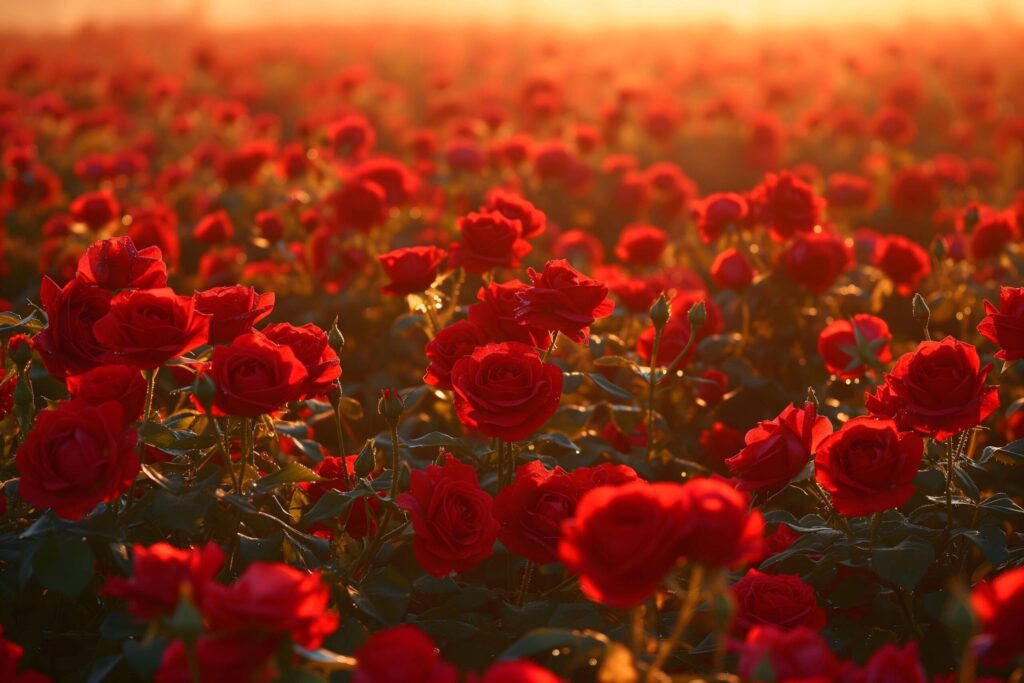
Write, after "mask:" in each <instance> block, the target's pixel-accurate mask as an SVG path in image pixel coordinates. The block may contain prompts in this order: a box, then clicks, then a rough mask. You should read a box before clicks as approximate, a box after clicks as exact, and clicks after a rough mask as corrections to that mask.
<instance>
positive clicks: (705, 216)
mask: <svg viewBox="0 0 1024 683" xmlns="http://www.w3.org/2000/svg"><path fill="white" fill-rule="evenodd" d="M747 210H748V209H747V200H745V199H744V198H743V197H742V196H740V195H738V194H735V193H733V192H720V193H718V194H712V195H708V196H707V197H705V198H704V200H702V201H701V202H700V203H699V204H698V205H697V207H696V214H697V230H698V231H699V232H700V239H701V241H702V242H704V244H711V243H712V242H714V241H715V240H717V239H718V238H719V237H720V236H721V234H722V233H723V232H724V231H725V229H726V228H728V227H729V226H730V225H739V224H740V223H742V222H743V221H745V220H746V218H747Z"/></svg>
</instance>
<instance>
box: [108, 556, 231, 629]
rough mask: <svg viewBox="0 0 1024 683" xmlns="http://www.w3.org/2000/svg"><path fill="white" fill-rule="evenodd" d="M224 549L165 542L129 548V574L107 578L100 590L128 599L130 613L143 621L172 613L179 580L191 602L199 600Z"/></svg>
mask: <svg viewBox="0 0 1024 683" xmlns="http://www.w3.org/2000/svg"><path fill="white" fill-rule="evenodd" d="M223 563H224V552H223V551H222V550H221V549H220V548H219V547H218V546H217V545H216V544H215V543H207V544H206V546H205V547H203V548H202V549H199V548H188V549H185V550H182V549H179V548H175V547H174V546H172V545H169V544H167V543H154V544H153V545H151V546H149V547H144V546H141V545H136V546H134V547H133V548H132V575H131V576H130V577H129V578H127V579H126V578H122V577H120V576H115V577H112V578H110V579H108V580H107V584H106V586H105V587H104V589H103V592H104V593H106V594H107V595H111V596H113V597H115V598H120V599H121V600H125V601H127V602H128V611H129V612H131V614H132V616H134V617H136V618H138V619H140V620H142V621H147V620H149V619H154V618H156V617H159V616H169V615H171V614H173V613H174V610H175V609H176V608H177V606H178V599H179V598H180V597H181V588H182V585H183V584H188V586H189V587H190V595H191V596H192V600H194V601H195V602H197V603H198V602H201V601H202V597H203V591H204V590H205V587H206V585H207V584H209V583H210V582H212V581H213V578H214V577H215V576H216V575H217V572H218V571H220V567H221V565H222V564H223Z"/></svg>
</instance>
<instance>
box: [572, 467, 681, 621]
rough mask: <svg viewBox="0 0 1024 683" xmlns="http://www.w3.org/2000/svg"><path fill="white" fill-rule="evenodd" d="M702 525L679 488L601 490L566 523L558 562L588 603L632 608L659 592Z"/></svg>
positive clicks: (590, 494)
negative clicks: (577, 580)
mask: <svg viewBox="0 0 1024 683" xmlns="http://www.w3.org/2000/svg"><path fill="white" fill-rule="evenodd" d="M696 523H697V521H696V518H695V517H694V516H693V515H692V514H691V506H690V500H689V497H688V496H687V495H686V493H685V492H684V490H683V487H682V486H680V485H679V484H672V483H658V484H649V483H647V482H645V481H637V482H633V483H629V484H624V485H622V486H599V487H597V488H595V489H592V490H591V491H589V492H588V493H587V494H586V495H584V496H583V498H582V499H580V501H579V505H578V506H577V508H576V514H575V515H574V516H573V517H572V518H570V519H567V520H565V522H563V524H562V540H561V542H560V543H559V545H558V556H559V558H560V559H561V560H562V563H563V564H564V565H565V568H566V569H567V570H568V571H570V572H572V573H574V574H579V576H580V588H581V589H582V590H583V593H584V595H586V596H587V597H588V598H590V599H591V600H593V601H595V602H599V603H601V604H603V605H607V606H609V607H632V606H634V605H637V604H639V603H641V602H643V601H644V600H646V599H647V598H649V597H650V596H651V595H652V594H653V593H654V592H655V591H656V590H658V588H659V587H660V586H661V582H662V581H663V580H664V578H665V576H666V575H667V574H668V572H669V570H671V569H672V567H674V566H675V564H676V562H677V561H678V560H679V558H680V547H681V546H682V544H683V540H684V539H685V538H686V537H687V535H688V534H690V533H691V532H692V531H693V529H694V526H695V524H696Z"/></svg>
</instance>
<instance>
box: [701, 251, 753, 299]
mask: <svg viewBox="0 0 1024 683" xmlns="http://www.w3.org/2000/svg"><path fill="white" fill-rule="evenodd" d="M756 274H757V273H755V272H754V267H753V266H751V265H750V261H749V260H747V257H746V256H744V255H743V252H741V251H740V250H739V249H736V248H734V247H730V248H729V249H726V250H725V251H723V252H721V253H720V254H719V255H718V256H716V257H715V261H714V263H712V264H711V279H712V280H713V281H714V283H715V284H716V285H718V286H719V287H721V288H722V289H735V290H741V289H744V288H746V287H747V286H748V285H749V284H750V283H751V282H753V281H754V276H755V275H756Z"/></svg>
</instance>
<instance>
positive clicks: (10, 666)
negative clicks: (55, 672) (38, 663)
mask: <svg viewBox="0 0 1024 683" xmlns="http://www.w3.org/2000/svg"><path fill="white" fill-rule="evenodd" d="M3 632H4V631H3V628H0V634H3ZM24 654H25V649H24V648H22V647H21V646H20V645H18V644H17V643H12V642H11V641H9V640H6V639H4V638H0V681H6V682H7V683H50V680H51V679H50V677H49V676H44V675H43V674H41V673H37V672H35V671H20V672H19V669H22V668H23V667H22V666H21V658H22V657H23V656H24Z"/></svg>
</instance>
